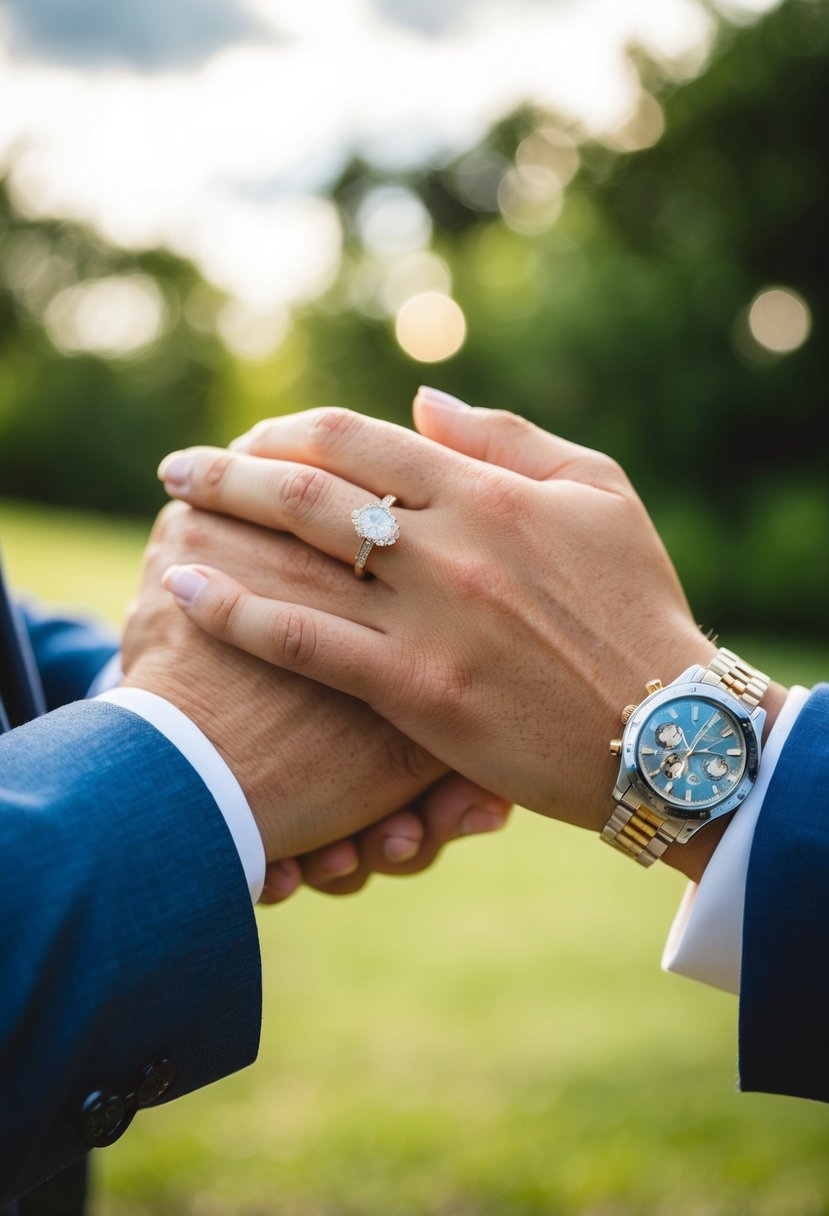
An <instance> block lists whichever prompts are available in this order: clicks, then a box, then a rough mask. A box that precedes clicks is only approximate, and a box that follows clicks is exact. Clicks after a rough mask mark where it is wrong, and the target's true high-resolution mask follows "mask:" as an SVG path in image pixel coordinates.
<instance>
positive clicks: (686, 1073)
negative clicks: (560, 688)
mask: <svg viewBox="0 0 829 1216" xmlns="http://www.w3.org/2000/svg"><path fill="white" fill-rule="evenodd" d="M827 61H829V3H827V2H826V0H784V2H783V3H779V2H777V0H716V2H715V3H714V2H712V3H706V2H704V0H421V2H417V0H303V3H301V4H300V3H299V2H298V0H177V2H176V3H175V4H174V5H169V4H164V3H162V2H161V0H121V2H120V3H118V4H110V3H107V0H0V542H2V544H3V549H4V554H5V558H6V562H7V564H8V565H9V567H10V569H11V572H12V575H13V577H14V578H15V581H16V582H17V584H18V585H20V586H22V587H26V588H28V589H29V590H31V591H34V592H35V593H37V594H39V595H41V596H43V597H45V598H48V599H51V600H56V601H60V602H62V603H64V604H69V605H74V606H78V607H82V608H87V609H93V610H96V611H98V612H101V613H103V614H104V615H106V616H107V617H108V618H109V619H110V620H111V621H112V622H113V623H114V624H117V623H118V621H119V619H120V618H121V616H122V614H123V611H124V608H125V605H126V603H127V602H128V600H129V598H130V596H131V595H132V592H133V589H134V586H135V583H136V577H137V569H138V562H139V559H140V553H141V548H142V544H143V540H144V537H145V535H146V532H147V528H148V525H149V521H150V520H151V519H152V516H153V513H154V512H155V511H156V510H157V508H158V507H159V506H160V505H161V503H162V501H163V497H162V495H161V492H160V490H159V488H158V485H157V482H156V479H155V467H156V465H157V462H158V460H159V459H160V457H161V456H163V455H164V454H165V453H166V452H168V451H170V450H171V449H173V448H176V447H180V446H182V445H186V444H190V443H194V442H199V443H202V442H209V443H225V442H226V441H227V440H229V439H230V438H231V437H232V436H234V435H236V434H239V433H240V432H241V431H243V430H244V429H246V428H247V427H248V426H249V425H250V424H251V423H252V422H254V421H255V420H256V419H258V418H260V417H263V416H267V415H272V414H278V413H284V412H289V411H293V410H295V409H298V408H306V407H309V406H316V405H331V404H335V405H345V406H348V407H351V408H354V409H358V410H362V411H365V412H368V413H372V414H376V415H378V416H382V417H386V418H390V419H393V420H395V421H399V422H407V421H408V419H409V410H410V402H411V399H412V396H413V394H414V390H415V388H416V386H417V385H418V384H419V383H423V382H425V383H429V384H434V385H436V386H438V387H441V388H444V389H446V390H448V391H450V392H453V393H455V394H457V395H458V396H461V397H463V398H465V399H466V400H469V401H471V402H473V403H475V404H479V405H485V406H504V407H507V408H510V409H514V410H516V411H518V412H521V413H524V414H526V415H527V416H529V417H530V418H532V419H533V420H534V421H535V422H537V423H539V424H540V425H542V426H544V427H547V428H548V429H550V430H553V431H556V432H558V433H561V434H563V435H566V436H567V437H568V438H571V439H574V440H576V441H578V442H581V443H586V444H589V445H591V446H595V447H598V448H601V449H604V450H606V451H608V452H610V453H612V454H613V455H614V456H615V457H617V458H618V459H619V460H620V461H621V463H622V464H623V465H624V467H625V468H626V469H627V471H628V472H629V474H630V475H631V477H632V479H633V481H634V483H635V484H636V486H637V488H638V489H639V491H640V493H641V494H642V496H643V498H644V499H645V501H646V503H647V505H648V507H649V509H650V510H651V512H652V514H653V515H654V518H655V519H656V522H657V524H658V526H659V528H660V530H661V531H662V533H663V535H664V536H665V539H666V541H667V543H668V547H669V549H670V551H671V553H672V555H673V556H674V559H675V561H676V563H677V566H678V568H679V571H680V574H681V577H682V579H683V582H684V583H685V586H686V588H687V590H688V593H689V596H690V599H691V603H692V606H693V609H694V612H695V614H696V616H697V619H698V620H699V621H700V623H701V624H702V625H703V627H704V628H705V629H709V628H711V629H714V630H716V631H718V632H719V633H720V634H721V635H722V636H723V638H724V640H728V642H729V644H732V643H733V644H734V645H735V646H736V647H737V648H738V649H739V648H740V647H742V648H743V649H744V651H745V652H746V653H747V655H748V657H749V658H751V659H753V660H755V661H756V662H758V663H760V664H761V665H763V664H764V665H765V666H766V667H767V669H769V670H771V671H773V673H774V674H775V676H777V678H779V679H782V680H784V681H790V680H799V681H802V682H805V683H812V682H814V681H815V680H817V679H819V678H821V677H822V676H823V677H825V676H826V673H827V671H829V643H827V639H826V628H825V611H826V608H825V605H826V603H827V600H829V562H828V561H827V551H829V485H827V444H826V441H825V433H826V422H825V419H826V404H825V396H826V362H827V360H826V316H827V290H828V282H829V277H828V276H829V258H827V248H826V200H827V189H826V187H827V175H828V174H829V158H828V157H827V152H828V151H829V148H827V143H829V135H827V130H829V127H828V125H827V114H829V75H827V66H828V62H827ZM665 674H666V675H671V673H665ZM605 852H607V853H608V854H610V850H606V851H599V850H597V849H596V846H595V842H594V841H592V840H590V839H587V838H585V839H582V838H581V837H580V836H579V835H578V834H576V833H572V834H571V833H570V832H569V831H568V830H567V829H560V828H559V827H557V826H555V825H552V824H549V823H546V822H541V821H537V820H536V819H534V818H533V817H531V816H529V815H527V814H520V815H519V816H518V817H517V821H516V823H515V824H514V825H513V827H511V829H510V831H509V833H508V834H507V835H506V836H504V837H501V838H498V839H493V840H482V841H476V842H474V843H470V844H466V845H464V846H463V847H462V848H457V849H456V851H455V852H454V853H453V854H450V855H449V856H448V857H447V858H446V859H444V861H443V863H442V864H441V866H440V867H439V868H438V869H437V870H436V871H435V872H434V873H433V874H429V875H427V876H426V877H424V878H422V879H418V880H417V881H416V882H415V883H411V884H410V883H407V882H398V883H394V882H392V881H391V880H381V881H378V882H375V884H374V885H373V886H372V887H371V889H370V890H369V891H368V892H367V893H366V894H365V895H364V896H361V897H359V898H358V899H354V900H351V901H342V902H336V901H333V900H326V899H324V898H322V897H320V896H314V895H309V894H307V893H303V894H302V895H301V896H300V897H298V898H297V899H296V900H294V901H291V903H290V904H289V905H286V907H285V908H282V909H278V910H275V911H272V912H270V914H265V915H262V916H261V925H262V930H263V951H264V955H265V967H266V989H267V1000H268V1007H267V1009H266V1023H265V1037H264V1042H263V1051H262V1057H261V1059H260V1061H259V1063H258V1064H257V1065H256V1066H255V1068H254V1069H252V1070H249V1071H248V1072H246V1073H245V1074H243V1075H241V1076H239V1077H235V1078H230V1079H228V1080H226V1081H225V1082H223V1083H221V1084H220V1085H219V1086H217V1087H214V1088H213V1089H212V1090H211V1091H210V1092H208V1093H201V1094H197V1095H194V1096H192V1097H190V1098H187V1099H184V1100H182V1101H181V1102H177V1103H174V1104H173V1105H172V1106H170V1107H168V1108H165V1109H164V1110H162V1111H158V1112H154V1113H153V1115H152V1116H150V1117H145V1118H143V1119H139V1120H137V1121H136V1124H135V1125H134V1127H133V1128H132V1129H131V1130H130V1133H129V1135H128V1136H127V1137H126V1138H125V1140H124V1141H123V1142H121V1143H120V1144H119V1145H118V1146H117V1147H115V1148H113V1149H110V1150H107V1151H106V1152H105V1153H102V1154H100V1161H99V1162H98V1163H97V1164H98V1170H99V1188H98V1190H99V1199H98V1208H97V1210H98V1212H99V1213H100V1214H101V1216H132V1214H140V1213H171V1214H172V1213H192V1214H193V1216H224V1214H225V1213H234V1214H235V1213H245V1214H247V1216H253V1214H254V1213H271V1212H274V1213H289V1214H291V1216H293V1214H296V1216H339V1214H343V1216H364V1214H365V1216H374V1214H375V1213H376V1214H377V1216H380V1214H381V1213H382V1214H383V1216H398V1214H399V1216H409V1214H414V1213H434V1214H435V1216H489V1214H492V1216H496V1214H497V1216H541V1214H544V1216H556V1214H558V1213H563V1214H569V1213H579V1214H581V1213H587V1214H588V1216H633V1214H636V1213H665V1214H666V1216H667V1214H670V1216H686V1214H687V1216H692V1214H693V1216H721V1214H722V1216H725V1214H729V1216H730V1214H732V1213H734V1214H735V1216H736V1214H740V1216H743V1214H744V1213H746V1212H751V1213H758V1214H760V1216H766V1214H768V1216H817V1214H819V1213H827V1212H829V1165H828V1164H827V1162H829V1130H827V1125H826V1116H825V1112H824V1111H823V1110H822V1108H820V1107H818V1106H813V1105H811V1104H808V1103H796V1102H793V1101H790V1100H787V1099H778V1098H769V1097H756V1096H737V1095H736V1094H735V1093H734V1092H733V1091H734V1077H735V1063H734V1058H735V1037H736V1030H735V1023H736V1006H735V1003H734V1001H733V999H732V998H729V997H726V996H724V995H723V994H719V993H716V992H714V991H711V990H705V989H703V988H700V987H695V986H694V985H692V984H690V983H688V982H685V981H683V980H680V979H677V978H672V977H665V976H662V975H660V974H659V971H658V959H659V954H660V950H661V945H662V941H663V939H664V935H665V932H666V930H667V926H668V924H669V922H670V918H671V916H672V913H673V910H674V908H675V906H676V903H677V900H678V896H679V888H678V886H677V880H676V876H675V875H672V874H668V873H665V874H658V875H650V874H649V875H648V877H647V878H646V879H645V880H643V879H642V877H641V875H639V874H629V873H628V872H627V870H628V867H625V866H623V865H620V864H619V862H618V858H616V857H615V855H610V856H607V857H606V856H604V853H605ZM597 853H600V854H601V855H597ZM631 868H632V867H631ZM584 874H589V875H590V883H589V885H587V884H585V883H584V881H583V875H584ZM645 886H647V890H646V889H645ZM619 926H624V931H621V929H620V928H618V927H619Z"/></svg>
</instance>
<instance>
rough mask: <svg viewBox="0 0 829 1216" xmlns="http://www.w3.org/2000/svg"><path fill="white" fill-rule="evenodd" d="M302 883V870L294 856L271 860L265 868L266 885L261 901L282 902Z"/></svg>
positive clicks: (265, 902) (264, 902)
mask: <svg viewBox="0 0 829 1216" xmlns="http://www.w3.org/2000/svg"><path fill="white" fill-rule="evenodd" d="M301 885H302V870H301V869H300V867H299V862H298V861H296V860H295V859H294V858H293V857H286V858H284V860H282V861H274V862H271V864H270V865H269V866H267V867H266V869H265V885H264V887H263V888H262V894H261V896H260V898H259V902H260V903H262V904H281V903H282V902H283V900H286V899H288V898H289V896H291V895H293V893H294V891H296V890H298V889H299V887H300V886H301Z"/></svg>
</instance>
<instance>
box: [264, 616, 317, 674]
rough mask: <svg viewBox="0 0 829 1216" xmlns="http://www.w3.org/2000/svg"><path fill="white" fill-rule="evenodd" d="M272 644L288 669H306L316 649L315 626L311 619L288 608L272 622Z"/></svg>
mask: <svg viewBox="0 0 829 1216" xmlns="http://www.w3.org/2000/svg"><path fill="white" fill-rule="evenodd" d="M272 643H273V649H274V653H275V654H276V655H278V656H280V658H281V659H282V660H283V661H284V663H285V664H286V665H287V666H288V667H306V666H307V665H308V664H309V663H310V662H311V661H312V659H313V657H314V654H315V652H316V649H317V631H316V626H315V624H314V622H313V620H312V619H311V617H309V616H307V615H306V614H304V613H302V612H299V611H298V610H297V609H293V608H289V609H287V610H286V611H285V612H280V613H278V614H277V616H276V618H275V620H274V623H273V637H272Z"/></svg>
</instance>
